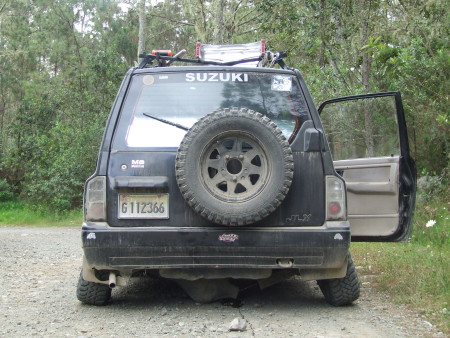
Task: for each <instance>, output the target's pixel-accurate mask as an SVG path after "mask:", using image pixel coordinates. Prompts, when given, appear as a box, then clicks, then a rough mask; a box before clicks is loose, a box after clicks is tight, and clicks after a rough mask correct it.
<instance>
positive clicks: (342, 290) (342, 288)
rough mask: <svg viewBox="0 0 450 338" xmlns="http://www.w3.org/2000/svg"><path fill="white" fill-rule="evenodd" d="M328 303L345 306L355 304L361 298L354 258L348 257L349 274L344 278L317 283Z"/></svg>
mask: <svg viewBox="0 0 450 338" xmlns="http://www.w3.org/2000/svg"><path fill="white" fill-rule="evenodd" d="M317 284H319V287H320V289H321V290H322V293H323V295H324V297H325V300H326V301H327V303H329V304H331V305H334V306H343V305H349V304H351V303H353V302H354V301H355V300H357V299H358V298H359V289H360V285H359V279H358V274H357V273H356V270H355V265H354V264H353V260H352V257H351V256H350V255H349V256H348V263H347V274H346V275H345V277H343V278H336V279H326V280H319V281H317Z"/></svg>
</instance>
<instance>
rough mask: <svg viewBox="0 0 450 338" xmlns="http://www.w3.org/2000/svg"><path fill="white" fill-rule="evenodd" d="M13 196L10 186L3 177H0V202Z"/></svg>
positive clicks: (11, 198) (10, 199) (9, 199)
mask: <svg viewBox="0 0 450 338" xmlns="http://www.w3.org/2000/svg"><path fill="white" fill-rule="evenodd" d="M14 198H15V196H14V193H13V189H12V187H11V186H10V185H9V184H8V182H7V181H6V180H5V179H4V178H0V202H6V201H12V200H13V199H14Z"/></svg>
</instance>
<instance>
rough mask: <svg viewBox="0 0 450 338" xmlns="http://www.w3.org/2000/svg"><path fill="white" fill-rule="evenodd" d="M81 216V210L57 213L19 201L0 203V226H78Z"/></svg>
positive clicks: (47, 208)
mask: <svg viewBox="0 0 450 338" xmlns="http://www.w3.org/2000/svg"><path fill="white" fill-rule="evenodd" d="M82 219H83V215H82V211H81V209H74V210H71V211H65V212H59V211H57V210H55V209H51V208H49V207H45V206H40V207H39V208H35V207H31V206H30V205H27V204H25V203H23V202H21V201H8V202H0V225H1V226H7V225H24V224H26V225H27V226H30V225H31V226H62V225H73V226H79V225H80V224H81V222H82Z"/></svg>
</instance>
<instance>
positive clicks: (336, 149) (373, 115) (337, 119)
mask: <svg viewBox="0 0 450 338" xmlns="http://www.w3.org/2000/svg"><path fill="white" fill-rule="evenodd" d="M319 114H321V120H322V124H323V128H324V131H325V134H326V135H327V139H328V147H329V150H330V151H331V153H332V155H333V162H334V167H335V169H336V172H337V173H338V174H339V175H341V176H342V177H343V178H344V180H345V183H346V187H347V210H348V219H349V221H350V227H351V233H352V240H353V241H386V242H393V241H402V240H407V239H408V237H409V234H410V231H411V228H412V216H413V211H414V202H415V195H416V169H415V164H414V160H413V159H412V157H411V155H410V153H409V145H408V135H407V130H406V123H405V116H404V112H403V105H402V100H401V96H400V93H399V92H388V93H377V94H367V95H358V96H349V97H343V98H337V99H332V100H328V101H325V102H324V103H322V104H321V105H320V107H319Z"/></svg>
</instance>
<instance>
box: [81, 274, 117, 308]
mask: <svg viewBox="0 0 450 338" xmlns="http://www.w3.org/2000/svg"><path fill="white" fill-rule="evenodd" d="M77 298H78V300H79V301H80V302H82V303H84V304H89V305H106V304H107V303H108V302H109V300H110V299H111V289H110V287H109V286H108V285H106V284H99V283H94V282H88V281H86V280H84V279H83V272H81V273H80V277H79V278H78V285H77Z"/></svg>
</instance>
